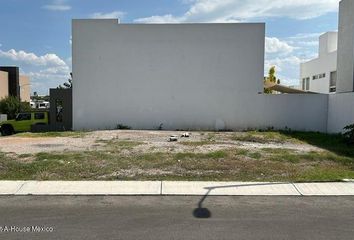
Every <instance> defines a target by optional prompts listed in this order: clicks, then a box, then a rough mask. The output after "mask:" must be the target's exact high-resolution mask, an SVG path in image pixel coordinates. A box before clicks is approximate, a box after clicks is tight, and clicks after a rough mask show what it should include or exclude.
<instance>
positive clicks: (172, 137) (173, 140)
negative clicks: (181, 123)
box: [169, 135, 178, 142]
mask: <svg viewBox="0 0 354 240" xmlns="http://www.w3.org/2000/svg"><path fill="white" fill-rule="evenodd" d="M177 141H178V136H177V135H172V136H170V139H169V142H177Z"/></svg>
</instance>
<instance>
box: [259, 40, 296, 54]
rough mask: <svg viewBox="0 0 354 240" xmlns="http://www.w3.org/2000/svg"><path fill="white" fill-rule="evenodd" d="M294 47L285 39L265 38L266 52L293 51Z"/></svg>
mask: <svg viewBox="0 0 354 240" xmlns="http://www.w3.org/2000/svg"><path fill="white" fill-rule="evenodd" d="M293 50H294V47H292V46H290V45H289V44H288V43H286V42H284V41H280V40H279V39H278V38H275V37H266V38H265V52H266V53H291V52H292V51H293Z"/></svg>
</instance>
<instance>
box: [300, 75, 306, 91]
mask: <svg viewBox="0 0 354 240" xmlns="http://www.w3.org/2000/svg"><path fill="white" fill-rule="evenodd" d="M305 87H306V78H303V79H302V84H301V89H302V90H305Z"/></svg>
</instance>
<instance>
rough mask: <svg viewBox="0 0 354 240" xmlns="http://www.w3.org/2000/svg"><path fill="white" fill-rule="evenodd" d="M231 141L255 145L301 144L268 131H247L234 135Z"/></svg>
mask: <svg viewBox="0 0 354 240" xmlns="http://www.w3.org/2000/svg"><path fill="white" fill-rule="evenodd" d="M231 140H233V141H244V142H255V143H286V142H290V143H301V141H299V140H298V139H296V138H293V137H291V136H287V135H285V134H283V133H281V132H277V131H268V132H259V131H249V132H244V133H235V134H234V135H233V136H232V137H231Z"/></svg>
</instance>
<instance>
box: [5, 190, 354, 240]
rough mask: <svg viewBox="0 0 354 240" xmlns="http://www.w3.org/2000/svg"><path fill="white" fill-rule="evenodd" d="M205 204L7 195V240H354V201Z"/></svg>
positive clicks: (225, 200) (222, 200)
mask: <svg viewBox="0 0 354 240" xmlns="http://www.w3.org/2000/svg"><path fill="white" fill-rule="evenodd" d="M200 200H202V198H201V197H182V196H179V197H172V196H169V197H161V196H155V197H146V196H145V197H121V196H120V197H118V196H116V197H114V196H110V197H102V196H101V197H99V196H95V197H82V196H81V197H58V196H52V197H48V196H26V197H24V196H22V197H20V196H16V197H15V196H3V197H0V239H85V240H86V239H99V240H106V239H132V240H138V239H151V240H159V239H164V240H165V239H183V240H184V239H217V240H219V239H232V240H234V239H257V240H260V239H272V240H277V239H296V240H298V239H311V240H316V239H340V240H345V239H348V240H349V239H350V240H352V239H354V227H353V226H354V197H325V198H324V197H207V198H206V199H205V200H204V201H203V203H201V204H200V206H199V210H198V202H199V201H200ZM196 209H197V210H196ZM201 209H202V210H201ZM196 215H198V217H199V218H198V217H196ZM208 215H209V216H208ZM200 217H204V218H200ZM32 226H38V227H43V228H42V229H41V228H36V229H35V230H37V231H42V232H40V233H38V232H37V233H35V232H32V230H33V229H31V227H32ZM11 227H17V228H16V229H14V228H13V229H12V230H11ZM25 227H29V228H25ZM1 229H2V230H1ZM1 231H2V232H1ZM11 231H30V232H22V233H16V232H11ZM46 231H47V232H46ZM51 231H53V232H51Z"/></svg>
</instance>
